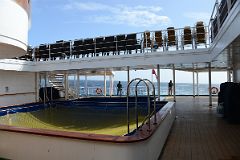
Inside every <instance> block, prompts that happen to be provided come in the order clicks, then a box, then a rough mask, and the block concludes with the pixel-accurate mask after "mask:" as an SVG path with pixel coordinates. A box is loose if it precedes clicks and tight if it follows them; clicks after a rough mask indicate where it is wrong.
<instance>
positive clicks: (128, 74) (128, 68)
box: [127, 66, 130, 93]
mask: <svg viewBox="0 0 240 160" xmlns="http://www.w3.org/2000/svg"><path fill="white" fill-rule="evenodd" d="M127 81H128V83H127V86H128V84H129V83H130V67H129V66H127ZM128 93H130V87H129V88H128Z"/></svg>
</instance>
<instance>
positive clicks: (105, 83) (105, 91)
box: [104, 69, 107, 97]
mask: <svg viewBox="0 0 240 160" xmlns="http://www.w3.org/2000/svg"><path fill="white" fill-rule="evenodd" d="M106 96H107V82H106V69H104V97H106Z"/></svg>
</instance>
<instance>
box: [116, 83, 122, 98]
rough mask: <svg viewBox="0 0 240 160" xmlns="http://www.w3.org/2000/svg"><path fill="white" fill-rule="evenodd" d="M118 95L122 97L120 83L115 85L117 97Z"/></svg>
mask: <svg viewBox="0 0 240 160" xmlns="http://www.w3.org/2000/svg"><path fill="white" fill-rule="evenodd" d="M118 95H120V96H122V84H121V82H120V81H119V82H118V84H117V96H118Z"/></svg>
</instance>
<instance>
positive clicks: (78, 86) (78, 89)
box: [76, 71, 80, 98]
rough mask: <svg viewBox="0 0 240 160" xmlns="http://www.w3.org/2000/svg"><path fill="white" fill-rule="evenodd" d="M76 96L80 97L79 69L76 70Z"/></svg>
mask: <svg viewBox="0 0 240 160" xmlns="http://www.w3.org/2000/svg"><path fill="white" fill-rule="evenodd" d="M76 87H77V98H80V78H79V71H77V86H76Z"/></svg>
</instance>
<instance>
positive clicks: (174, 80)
mask: <svg viewBox="0 0 240 160" xmlns="http://www.w3.org/2000/svg"><path fill="white" fill-rule="evenodd" d="M175 74H176V73H175V65H174V64H173V100H174V102H176V78H175Z"/></svg>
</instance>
